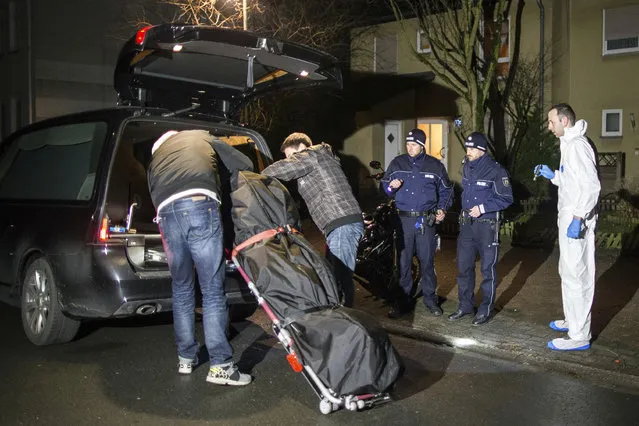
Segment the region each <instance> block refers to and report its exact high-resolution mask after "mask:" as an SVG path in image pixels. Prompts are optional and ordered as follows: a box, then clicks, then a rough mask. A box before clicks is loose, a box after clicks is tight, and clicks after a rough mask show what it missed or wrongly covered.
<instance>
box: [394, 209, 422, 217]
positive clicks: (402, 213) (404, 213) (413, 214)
mask: <svg viewBox="0 0 639 426" xmlns="http://www.w3.org/2000/svg"><path fill="white" fill-rule="evenodd" d="M397 215H398V216H406V217H420V216H428V211H425V212H409V211H404V210H397Z"/></svg>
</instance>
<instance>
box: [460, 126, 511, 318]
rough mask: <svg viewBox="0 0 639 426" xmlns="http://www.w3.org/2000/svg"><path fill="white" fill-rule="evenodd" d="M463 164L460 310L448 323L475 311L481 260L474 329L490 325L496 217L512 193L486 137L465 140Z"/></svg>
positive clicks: (474, 135) (494, 283) (496, 247)
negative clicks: (489, 152)
mask: <svg viewBox="0 0 639 426" xmlns="http://www.w3.org/2000/svg"><path fill="white" fill-rule="evenodd" d="M464 145H465V146H466V161H465V163H464V166H463V169H462V186H463V192H462V213H461V215H460V218H459V221H460V232H459V236H458V237H457V269H458V271H459V275H458V276H457V284H458V286H459V308H458V309H457V311H455V312H454V313H452V314H451V315H450V316H449V317H448V319H449V320H451V321H455V320H458V319H460V318H462V317H464V316H466V315H470V314H472V313H473V311H474V306H475V302H474V292H475V259H476V256H477V253H479V257H480V259H481V273H482V275H483V281H482V282H481V292H482V301H481V304H480V305H479V308H478V309H477V314H476V315H475V318H474V319H473V325H482V324H485V323H487V322H488V321H490V319H491V314H492V309H493V304H494V303H495V289H496V287H497V271H496V269H497V268H496V264H497V258H498V256H499V214H500V212H501V211H502V210H504V209H505V208H506V207H508V206H509V205H511V204H512V202H513V192H512V188H511V186H510V179H509V177H508V172H507V171H506V169H504V168H503V167H502V166H501V165H500V164H499V163H497V162H496V161H495V160H493V159H492V158H491V157H489V156H488V155H486V147H487V146H488V143H487V140H486V136H484V134H482V133H479V132H474V133H472V134H471V135H470V136H468V138H467V139H466V141H465V143H464Z"/></svg>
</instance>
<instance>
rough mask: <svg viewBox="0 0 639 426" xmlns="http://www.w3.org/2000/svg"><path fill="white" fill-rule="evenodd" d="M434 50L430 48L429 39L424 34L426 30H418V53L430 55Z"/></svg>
mask: <svg viewBox="0 0 639 426" xmlns="http://www.w3.org/2000/svg"><path fill="white" fill-rule="evenodd" d="M432 51H433V49H431V48H430V43H429V42H428V37H426V34H425V33H424V30H417V52H419V53H430V52H432Z"/></svg>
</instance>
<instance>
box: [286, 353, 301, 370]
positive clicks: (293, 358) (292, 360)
mask: <svg viewBox="0 0 639 426" xmlns="http://www.w3.org/2000/svg"><path fill="white" fill-rule="evenodd" d="M286 360H287V361H288V363H289V364H290V365H291V368H292V369H293V371H295V372H296V373H301V372H302V370H304V367H303V366H302V364H301V363H300V361H299V360H298V359H297V355H295V352H291V353H290V354H288V355H286Z"/></svg>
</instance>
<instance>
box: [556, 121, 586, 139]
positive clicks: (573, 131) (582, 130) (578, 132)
mask: <svg viewBox="0 0 639 426" xmlns="http://www.w3.org/2000/svg"><path fill="white" fill-rule="evenodd" d="M586 130H588V123H586V121H585V120H577V122H576V123H575V125H574V126H572V127H566V128H565V129H564V135H563V136H562V137H561V138H560V140H561V141H562V142H567V141H570V140H572V139H574V138H577V137H579V136H584V135H585V134H586Z"/></svg>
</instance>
